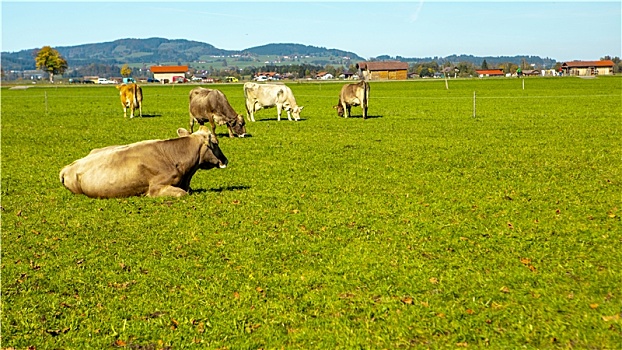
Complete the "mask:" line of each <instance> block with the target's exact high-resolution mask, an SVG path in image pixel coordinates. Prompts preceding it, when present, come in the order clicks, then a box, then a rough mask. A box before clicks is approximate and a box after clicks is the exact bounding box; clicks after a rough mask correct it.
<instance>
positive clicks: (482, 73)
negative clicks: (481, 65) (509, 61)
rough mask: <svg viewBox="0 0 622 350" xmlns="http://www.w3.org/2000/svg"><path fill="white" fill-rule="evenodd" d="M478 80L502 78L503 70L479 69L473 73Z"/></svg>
mask: <svg viewBox="0 0 622 350" xmlns="http://www.w3.org/2000/svg"><path fill="white" fill-rule="evenodd" d="M475 72H476V73H477V75H479V77H480V78H482V77H503V76H505V73H503V69H480V70H476V71H475Z"/></svg>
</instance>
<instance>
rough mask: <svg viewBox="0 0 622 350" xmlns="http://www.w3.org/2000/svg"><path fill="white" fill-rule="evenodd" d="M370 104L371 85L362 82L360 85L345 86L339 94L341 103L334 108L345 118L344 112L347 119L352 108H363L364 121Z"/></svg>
mask: <svg viewBox="0 0 622 350" xmlns="http://www.w3.org/2000/svg"><path fill="white" fill-rule="evenodd" d="M368 103H369V83H368V82H366V81H365V80H361V81H359V82H358V83H353V84H346V85H344V86H343V87H342V88H341V92H340V93H339V103H338V104H337V105H336V106H334V107H333V108H335V109H336V110H337V115H338V116H340V117H343V114H344V112H346V118H348V117H350V109H351V108H352V106H361V108H362V109H363V119H366V118H367V106H368Z"/></svg>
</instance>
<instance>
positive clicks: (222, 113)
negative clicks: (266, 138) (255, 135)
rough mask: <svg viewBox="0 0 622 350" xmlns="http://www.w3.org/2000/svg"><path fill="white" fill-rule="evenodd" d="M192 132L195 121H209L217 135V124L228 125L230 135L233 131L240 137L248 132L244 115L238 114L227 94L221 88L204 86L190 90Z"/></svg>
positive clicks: (230, 135) (231, 135)
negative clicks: (215, 88) (214, 88)
mask: <svg viewBox="0 0 622 350" xmlns="http://www.w3.org/2000/svg"><path fill="white" fill-rule="evenodd" d="M189 110H190V132H192V131H193V129H194V122H195V121H196V122H197V123H199V124H200V125H203V124H204V123H205V121H209V123H210V125H211V126H212V133H214V135H216V124H218V125H223V124H226V125H227V129H229V137H233V133H234V132H235V134H237V135H238V136H239V137H244V135H245V134H246V126H245V124H246V122H245V121H244V117H243V116H241V115H239V114H237V113H236V112H235V110H234V109H233V107H231V105H230V104H229V101H228V100H227V98H226V97H225V94H223V93H222V91H220V90H212V89H205V88H202V87H197V88H194V89H192V90H191V91H190V107H189Z"/></svg>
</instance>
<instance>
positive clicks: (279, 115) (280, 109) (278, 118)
mask: <svg viewBox="0 0 622 350" xmlns="http://www.w3.org/2000/svg"><path fill="white" fill-rule="evenodd" d="M282 111H283V105H281V104H277V105H276V119H277V120H278V121H281V112H282Z"/></svg>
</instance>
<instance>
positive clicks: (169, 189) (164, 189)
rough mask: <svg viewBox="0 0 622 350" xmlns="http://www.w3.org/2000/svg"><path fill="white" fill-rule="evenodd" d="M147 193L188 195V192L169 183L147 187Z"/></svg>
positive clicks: (154, 195) (162, 195) (164, 195)
mask: <svg viewBox="0 0 622 350" xmlns="http://www.w3.org/2000/svg"><path fill="white" fill-rule="evenodd" d="M147 195H148V196H149V197H183V196H186V195H188V192H186V191H184V190H182V189H181V188H179V187H175V186H171V185H164V186H162V185H156V186H150V187H149V193H147Z"/></svg>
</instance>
